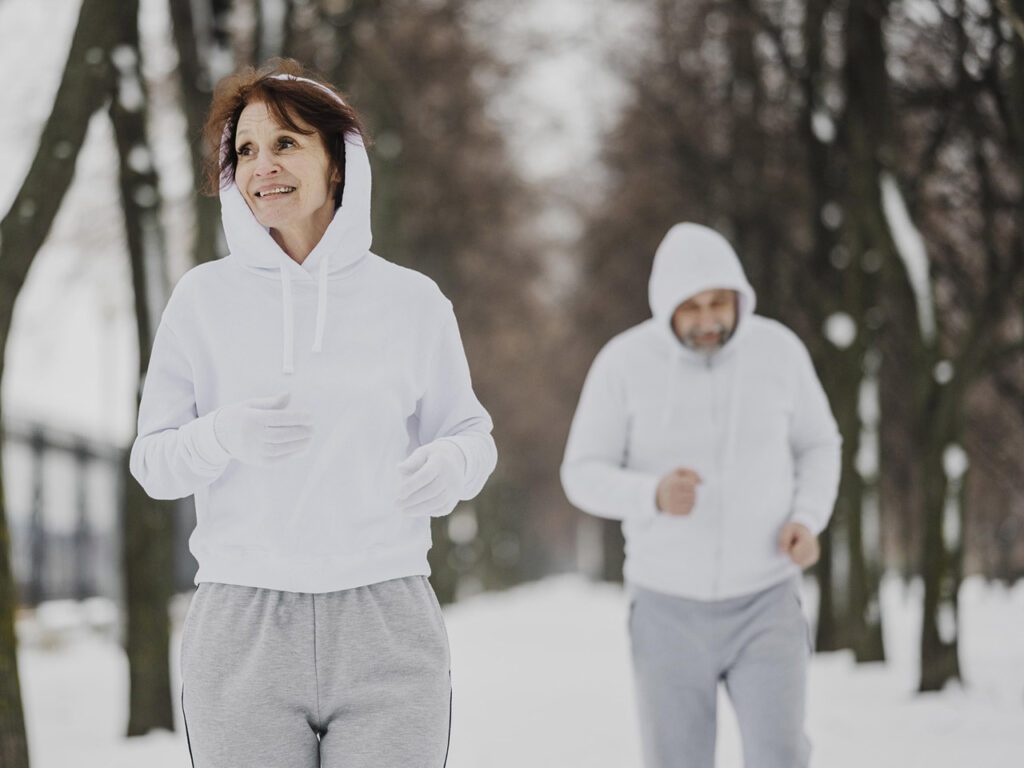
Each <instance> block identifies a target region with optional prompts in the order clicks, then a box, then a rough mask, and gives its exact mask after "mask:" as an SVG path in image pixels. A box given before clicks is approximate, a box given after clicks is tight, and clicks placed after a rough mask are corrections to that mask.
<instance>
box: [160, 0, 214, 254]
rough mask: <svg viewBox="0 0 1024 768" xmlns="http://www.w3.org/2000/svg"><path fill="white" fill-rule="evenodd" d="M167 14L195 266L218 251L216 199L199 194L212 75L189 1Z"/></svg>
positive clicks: (173, 5) (176, 4)
mask: <svg viewBox="0 0 1024 768" xmlns="http://www.w3.org/2000/svg"><path fill="white" fill-rule="evenodd" d="M170 12H171V29H172V32H173V34H174V44H175V47H176V48H177V51H178V82H179V83H180V85H181V105H182V111H183V112H184V113H185V126H186V127H185V130H186V131H187V133H188V136H187V138H188V147H189V152H190V154H191V157H192V176H193V187H194V191H193V193H192V194H193V198H192V199H193V211H194V212H195V229H194V231H193V240H192V260H193V263H194V264H202V263H203V262H206V261H213V260H214V259H215V258H217V256H218V255H219V251H220V249H219V247H218V246H219V243H220V205H219V203H218V201H217V198H216V197H211V196H209V195H204V194H201V192H200V190H201V189H202V185H203V182H204V179H203V164H204V162H205V157H206V147H205V146H204V144H203V140H202V133H203V122H204V120H205V117H206V110H207V108H208V107H209V105H210V99H211V97H212V94H213V83H212V82H211V80H212V76H211V74H210V70H209V67H208V66H207V65H206V64H205V62H206V61H208V60H209V58H210V55H211V51H209V50H207V51H206V55H205V56H200V53H199V43H198V38H197V36H196V28H195V17H194V16H193V14H192V3H191V2H172V3H170ZM212 38H213V35H212V32H208V33H207V34H206V35H203V39H204V40H212Z"/></svg>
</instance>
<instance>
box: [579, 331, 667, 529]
mask: <svg viewBox="0 0 1024 768" xmlns="http://www.w3.org/2000/svg"><path fill="white" fill-rule="evenodd" d="M618 373H619V371H618V370H617V366H615V365H614V361H613V360H612V358H611V356H610V355H609V354H608V348H607V347H605V349H603V350H601V352H600V354H598V356H597V358H596V359H595V360H594V364H593V365H592V366H591V368H590V372H589V373H588V374H587V378H586V381H585V382H584V384H583V392H582V393H581V394H580V402H579V405H578V406H577V407H576V415H575V416H574V417H573V420H572V427H571V428H570V430H569V441H568V443H567V445H566V447H565V457H564V459H563V460H562V469H561V477H562V488H563V489H564V490H565V495H566V496H567V497H568V498H569V501H571V502H572V503H573V504H574V505H575V506H577V507H579V508H580V509H582V510H584V511H585V512H589V513H590V514H592V515H598V516H599V517H607V518H611V519H614V520H625V519H627V518H640V517H653V516H654V515H655V514H657V512H658V508H657V492H658V483H659V481H660V479H661V478H660V477H658V476H657V475H655V474H650V473H647V472H640V471H637V470H633V469H626V468H625V467H624V465H625V460H626V447H627V437H628V433H629V414H628V412H627V408H626V397H625V388H624V383H623V381H622V380H621V377H620V376H619V375H618Z"/></svg>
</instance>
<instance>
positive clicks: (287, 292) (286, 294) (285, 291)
mask: <svg viewBox="0 0 1024 768" xmlns="http://www.w3.org/2000/svg"><path fill="white" fill-rule="evenodd" d="M281 312H282V316H281V332H282V335H283V337H284V338H283V344H282V352H283V354H284V361H283V362H282V364H281V372H282V373H294V372H295V354H294V348H295V338H294V337H295V317H294V313H293V311H292V277H291V275H290V274H288V265H287V264H282V265H281Z"/></svg>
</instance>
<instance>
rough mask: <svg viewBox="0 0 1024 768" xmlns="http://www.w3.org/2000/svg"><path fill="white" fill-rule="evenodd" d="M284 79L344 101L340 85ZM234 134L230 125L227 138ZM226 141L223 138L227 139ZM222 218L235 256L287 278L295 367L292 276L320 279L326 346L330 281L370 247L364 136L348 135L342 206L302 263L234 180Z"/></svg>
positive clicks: (287, 332)
mask: <svg viewBox="0 0 1024 768" xmlns="http://www.w3.org/2000/svg"><path fill="white" fill-rule="evenodd" d="M274 77H276V78H279V79H289V80H296V81H299V82H303V83H309V84H310V85H312V86H315V87H316V88H320V89H322V90H323V91H325V92H327V93H329V94H330V95H331V96H332V97H333V98H335V99H337V100H338V101H339V102H341V97H340V96H338V94H336V93H335V92H334V91H332V90H331V89H329V88H327V87H325V86H324V85H322V84H320V83H317V82H315V81H313V80H308V79H306V78H304V77H295V76H294V75H275V76H274ZM229 139H230V132H229V131H228V130H225V132H224V138H223V141H224V142H226V141H228V140H229ZM222 147H223V144H222ZM220 206H221V223H222V224H223V227H224V236H225V238H226V240H227V245H228V251H229V252H230V253H231V256H232V257H233V258H235V259H238V261H239V262H240V263H241V264H242V265H244V266H245V268H246V269H249V270H252V271H254V272H256V273H258V274H260V275H262V276H264V277H267V278H270V279H274V280H280V281H281V312H282V325H283V330H284V333H283V339H284V342H283V349H282V364H281V367H282V371H283V372H284V373H293V372H294V353H293V350H294V343H295V340H294V326H295V322H294V312H293V300H292V282H293V281H296V282H302V281H309V282H316V283H317V288H318V290H317V321H316V330H315V332H314V337H313V341H312V350H313V352H315V353H319V352H320V351H321V350H322V349H323V340H324V328H325V325H326V321H327V281H328V280H329V279H334V278H338V277H343V276H344V275H346V274H348V273H349V271H350V268H351V267H353V266H355V265H356V264H358V263H359V262H360V261H361V260H362V259H363V258H364V257H365V256H366V255H367V254H368V253H369V250H370V243H371V240H372V236H371V233H370V161H369V158H368V157H367V155H366V148H365V147H364V146H363V140H362V137H360V136H359V134H356V133H350V134H348V135H346V137H345V187H344V190H343V192H342V200H341V206H339V208H338V209H337V210H336V211H335V212H334V218H333V219H332V220H331V223H330V224H329V225H328V227H327V231H326V232H324V235H323V237H322V238H321V239H320V242H319V243H317V245H316V247H314V248H313V250H312V251H311V252H310V254H309V256H307V257H306V259H305V260H304V261H303V262H302V264H297V263H296V262H295V261H294V260H293V259H291V258H290V257H289V256H288V254H287V253H285V252H284V251H283V250H282V249H281V246H279V245H278V244H277V243H276V242H275V241H274V238H273V237H271V236H270V230H269V229H268V228H267V227H264V226H263V225H261V224H260V223H259V222H258V221H257V220H256V217H255V216H254V215H253V213H252V211H251V210H250V209H249V205H248V204H247V203H246V202H245V198H243V197H242V193H241V192H240V191H239V189H238V187H237V186H236V185H235V183H234V181H233V180H232V181H231V182H229V183H227V184H226V185H225V186H223V187H221V190H220Z"/></svg>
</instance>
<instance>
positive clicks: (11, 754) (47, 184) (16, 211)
mask: <svg viewBox="0 0 1024 768" xmlns="http://www.w3.org/2000/svg"><path fill="white" fill-rule="evenodd" d="M116 15H117V7H116V4H115V3H113V2H110V1H109V0H83V2H82V7H81V10H80V11H79V17H78V24H77V26H76V28H75V34H74V37H73V39H72V42H71V50H70V52H69V53H68V59H67V63H66V64H65V67H64V74H63V76H62V77H61V83H60V86H59V88H58V90H57V96H56V98H55V99H54V104H53V109H52V110H51V113H50V116H49V118H48V119H47V121H46V125H45V127H44V129H43V132H42V135H41V137H40V141H39V147H38V149H37V150H36V155H35V158H34V160H33V161H32V165H31V166H30V167H29V171H28V174H27V176H26V177H25V180H24V181H23V182H22V185H21V188H20V189H19V191H18V194H17V195H16V196H15V198H14V202H13V203H12V205H11V208H10V210H9V211H8V213H7V214H6V215H5V216H4V218H3V220H2V221H0V272H2V276H3V280H0V347H2V348H6V344H7V338H8V335H9V333H10V329H11V318H12V315H13V312H14V302H15V300H16V299H17V297H18V292H19V291H20V290H21V287H22V285H23V284H24V282H25V278H26V276H27V274H28V271H29V268H30V267H31V265H32V261H33V259H34V258H35V255H36V253H37V252H38V251H39V248H40V247H41V246H42V244H43V242H44V241H45V240H46V237H47V235H48V234H49V232H50V227H51V226H52V225H53V220H54V218H55V217H56V215H57V211H58V210H59V208H60V205H61V201H62V200H63V198H64V194H65V193H66V192H67V190H68V187H69V186H70V185H71V179H72V177H73V175H74V169H75V159H76V158H77V156H78V152H79V150H80V149H81V147H82V143H83V142H84V140H85V133H86V129H87V127H88V124H89V119H90V118H91V117H92V115H93V113H95V112H96V111H97V110H98V109H100V108H101V107H102V105H103V104H104V102H105V100H106V99H107V98H108V96H109V94H110V89H111V84H112V82H113V70H112V67H111V65H110V61H109V54H110V50H111V49H112V47H113V45H114V43H115V40H116V37H115V33H114V29H115V23H114V22H115V18H116ZM2 371H3V360H2V358H0V375H2ZM0 477H2V473H0ZM4 507H5V503H4V497H3V493H2V481H0V762H2V763H3V765H4V766H10V767H11V768H27V766H28V746H27V741H26V737H25V725H24V717H23V714H22V705H21V694H20V686H19V679H18V667H17V655H16V640H15V636H14V611H15V607H16V604H17V594H16V588H15V584H14V578H13V573H12V569H11V561H10V537H9V535H8V532H7V525H6V517H5V514H4Z"/></svg>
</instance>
